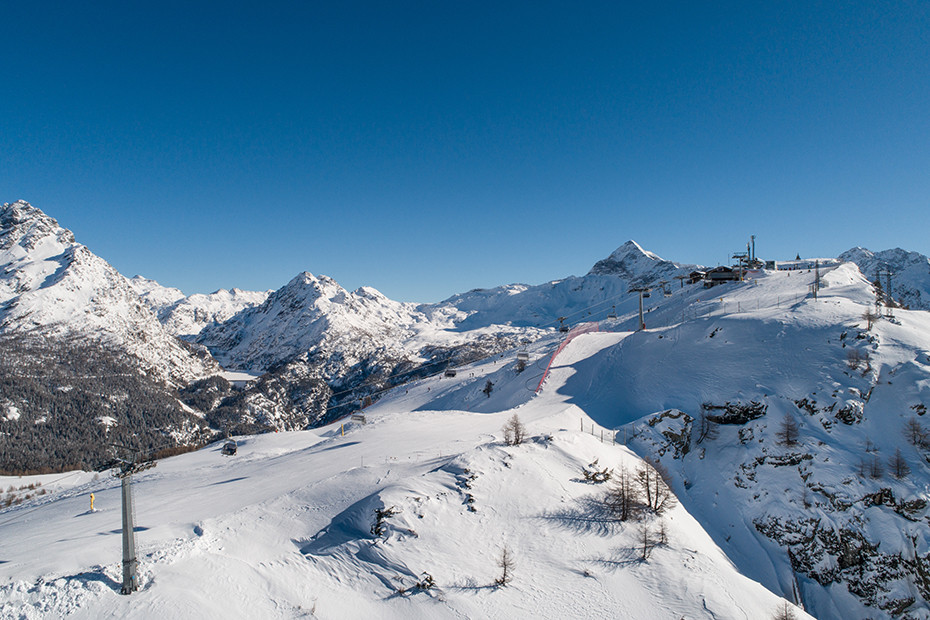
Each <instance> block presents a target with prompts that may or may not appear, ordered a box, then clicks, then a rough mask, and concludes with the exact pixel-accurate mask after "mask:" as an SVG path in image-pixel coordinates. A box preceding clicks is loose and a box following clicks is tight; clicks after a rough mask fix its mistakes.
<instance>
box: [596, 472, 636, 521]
mask: <svg viewBox="0 0 930 620" xmlns="http://www.w3.org/2000/svg"><path fill="white" fill-rule="evenodd" d="M604 506H605V508H606V509H607V511H608V513H610V514H611V515H612V516H613V517H614V518H615V519H617V520H618V521H629V520H631V519H637V518H639V515H640V514H641V513H642V511H643V509H644V508H645V503H644V502H643V497H642V492H641V490H640V488H639V485H638V484H637V483H636V480H635V479H634V476H633V475H632V474H631V473H630V471H629V470H628V469H627V468H626V467H620V469H619V470H618V471H617V472H616V474H615V475H614V476H613V482H611V483H610V486H609V487H608V489H607V493H606V495H605V496H604Z"/></svg>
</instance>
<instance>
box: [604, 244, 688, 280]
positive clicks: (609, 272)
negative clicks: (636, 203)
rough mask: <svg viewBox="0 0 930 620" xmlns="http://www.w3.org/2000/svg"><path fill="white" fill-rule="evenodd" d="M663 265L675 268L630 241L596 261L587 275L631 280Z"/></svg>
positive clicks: (668, 262) (673, 265)
mask: <svg viewBox="0 0 930 620" xmlns="http://www.w3.org/2000/svg"><path fill="white" fill-rule="evenodd" d="M663 265H668V266H671V267H676V265H675V264H674V263H672V262H670V261H667V260H665V259H663V258H662V257H660V256H658V255H657V254H653V253H652V252H649V251H648V250H644V249H643V247H642V246H641V245H639V244H638V243H636V242H635V241H633V240H632V239H630V240H629V241H627V242H626V243H624V244H623V245H621V246H620V247H619V248H617V249H616V250H614V251H613V252H612V253H611V254H610V256H608V257H607V258H605V259H603V260H599V261H597V263H595V264H594V267H592V268H591V271H589V272H588V275H589V276H590V275H602V276H613V275H616V276H623V277H626V278H631V279H632V278H639V277H642V276H644V275H646V274H647V273H648V272H651V271H654V270H655V268H656V267H659V266H663Z"/></svg>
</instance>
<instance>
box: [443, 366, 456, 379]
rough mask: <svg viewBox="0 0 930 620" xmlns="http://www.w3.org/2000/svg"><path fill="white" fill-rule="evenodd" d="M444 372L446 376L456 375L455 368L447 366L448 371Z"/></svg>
mask: <svg viewBox="0 0 930 620" xmlns="http://www.w3.org/2000/svg"><path fill="white" fill-rule="evenodd" d="M442 374H443V376H446V377H454V376H455V370H454V369H452V368H446V372H444V373H442Z"/></svg>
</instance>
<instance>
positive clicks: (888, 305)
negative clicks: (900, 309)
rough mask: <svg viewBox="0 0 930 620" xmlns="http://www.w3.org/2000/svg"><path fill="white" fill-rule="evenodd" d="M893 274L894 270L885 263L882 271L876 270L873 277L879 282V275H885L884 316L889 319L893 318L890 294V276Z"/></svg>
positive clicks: (892, 301)
mask: <svg viewBox="0 0 930 620" xmlns="http://www.w3.org/2000/svg"><path fill="white" fill-rule="evenodd" d="M892 275H894V272H893V271H891V265H888V264H886V265H885V269H884V271H882V270H878V271H876V273H875V278H876V279H877V280H878V281H879V284H880V283H881V279H880V278H881V277H882V276H885V316H886V317H888V318H889V319H893V318H894V310H893V308H894V298H893V297H892V296H891V276H892Z"/></svg>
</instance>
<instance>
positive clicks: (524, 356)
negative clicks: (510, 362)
mask: <svg viewBox="0 0 930 620" xmlns="http://www.w3.org/2000/svg"><path fill="white" fill-rule="evenodd" d="M517 361H522V362H528V361H530V354H529V353H527V352H526V351H520V352H519V353H517Z"/></svg>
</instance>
